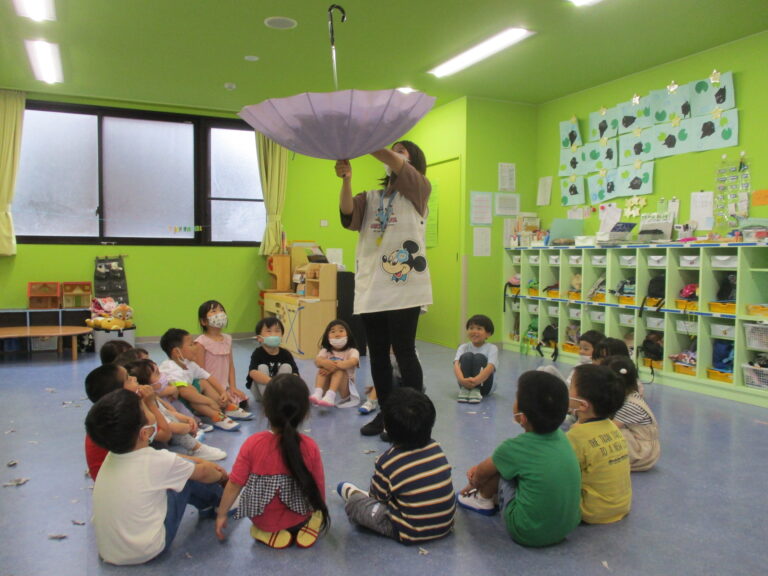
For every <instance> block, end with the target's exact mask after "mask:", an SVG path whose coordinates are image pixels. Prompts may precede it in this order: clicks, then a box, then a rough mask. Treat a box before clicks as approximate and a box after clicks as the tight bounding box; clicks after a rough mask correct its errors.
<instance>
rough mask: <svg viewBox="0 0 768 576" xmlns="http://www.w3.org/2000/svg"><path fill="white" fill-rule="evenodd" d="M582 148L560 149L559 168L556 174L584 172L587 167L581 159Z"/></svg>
mask: <svg viewBox="0 0 768 576" xmlns="http://www.w3.org/2000/svg"><path fill="white" fill-rule="evenodd" d="M582 150H583V148H577V149H576V151H575V152H574V151H573V150H571V149H570V148H562V149H561V150H560V168H559V169H558V171H557V174H558V176H570V175H572V174H586V173H587V168H586V166H585V165H584V162H583V161H582V156H583V153H582Z"/></svg>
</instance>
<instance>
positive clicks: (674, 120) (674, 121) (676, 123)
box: [672, 116, 681, 127]
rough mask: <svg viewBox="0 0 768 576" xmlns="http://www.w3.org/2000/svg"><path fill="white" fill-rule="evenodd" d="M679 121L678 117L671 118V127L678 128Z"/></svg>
mask: <svg viewBox="0 0 768 576" xmlns="http://www.w3.org/2000/svg"><path fill="white" fill-rule="evenodd" d="M680 120H681V118H680V116H675V117H674V118H672V126H675V127H677V126H680Z"/></svg>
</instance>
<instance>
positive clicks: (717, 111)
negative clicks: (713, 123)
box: [712, 106, 723, 118]
mask: <svg viewBox="0 0 768 576" xmlns="http://www.w3.org/2000/svg"><path fill="white" fill-rule="evenodd" d="M722 115H723V109H722V108H720V107H719V106H718V107H717V108H715V109H714V110H712V118H720V116H722Z"/></svg>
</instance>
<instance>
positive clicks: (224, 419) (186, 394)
mask: <svg viewBox="0 0 768 576" xmlns="http://www.w3.org/2000/svg"><path fill="white" fill-rule="evenodd" d="M160 347H161V348H162V349H163V352H165V353H166V354H167V355H168V360H165V361H164V362H163V363H162V364H160V373H161V374H163V375H164V376H165V377H166V378H167V379H168V382H170V383H171V384H172V385H174V386H176V388H178V390H179V396H180V397H181V398H182V399H183V400H184V401H185V402H187V403H188V404H189V406H190V408H191V409H192V411H193V412H196V413H197V414H200V415H201V416H204V417H206V418H209V419H210V420H211V423H212V424H213V425H214V426H215V427H216V428H219V429H221V430H228V431H232V430H237V429H238V428H239V427H240V424H238V423H237V422H235V421H234V420H233V419H232V418H231V417H230V414H231V415H232V416H233V417H237V418H238V419H241V420H248V419H250V418H252V417H253V416H252V415H251V414H250V413H249V412H244V411H243V410H242V409H241V408H237V407H236V406H230V405H229V399H228V398H227V395H226V393H223V392H222V393H219V392H217V391H216V390H215V389H214V388H213V386H212V385H211V384H210V383H209V382H208V379H209V378H210V377H211V375H210V374H209V373H208V372H206V371H205V370H203V369H202V368H200V366H198V365H197V364H195V362H193V361H192V360H189V358H191V357H192V355H193V354H194V343H193V342H192V335H191V334H190V333H189V332H187V331H186V330H181V329H179V328H171V329H170V330H168V331H166V333H165V334H163V336H162V337H161V338H160ZM227 408H229V409H230V411H229V412H228V414H225V413H224V410H225V409H227Z"/></svg>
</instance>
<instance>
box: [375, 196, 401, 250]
mask: <svg viewBox="0 0 768 576" xmlns="http://www.w3.org/2000/svg"><path fill="white" fill-rule="evenodd" d="M395 194H397V191H395V190H393V191H392V194H390V196H389V201H388V202H387V208H386V209H385V208H384V191H382V193H381V196H379V211H378V212H377V213H376V218H377V219H378V220H379V224H380V232H379V233H380V234H381V236H380V237H379V244H381V239H382V238H383V237H384V232H386V231H387V226H388V225H389V217H390V216H392V202H394V201H395Z"/></svg>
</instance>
